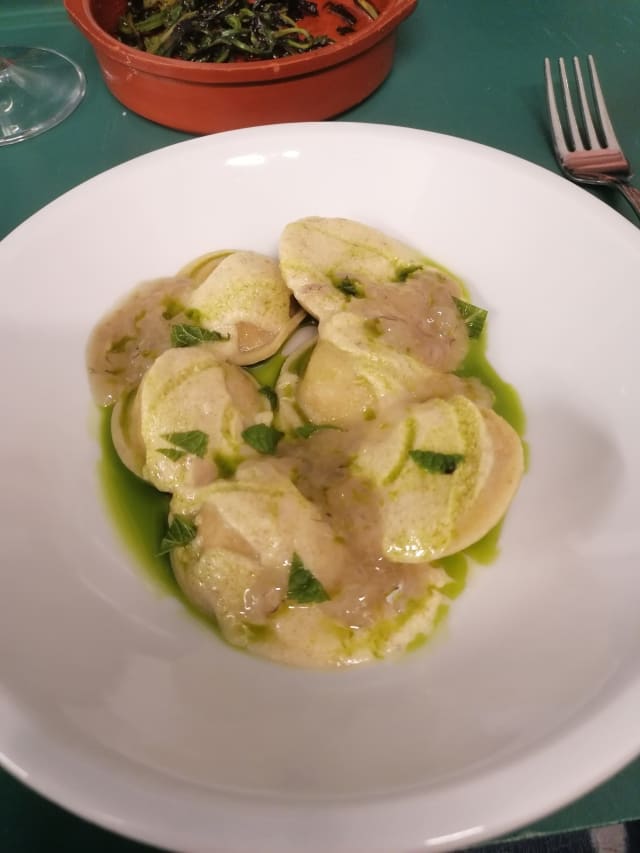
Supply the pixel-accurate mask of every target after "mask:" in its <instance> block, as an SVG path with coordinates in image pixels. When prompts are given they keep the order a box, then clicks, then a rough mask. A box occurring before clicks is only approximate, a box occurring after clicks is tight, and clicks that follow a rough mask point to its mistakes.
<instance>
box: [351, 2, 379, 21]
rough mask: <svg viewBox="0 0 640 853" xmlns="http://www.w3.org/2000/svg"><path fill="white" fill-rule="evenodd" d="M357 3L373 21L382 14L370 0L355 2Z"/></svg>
mask: <svg viewBox="0 0 640 853" xmlns="http://www.w3.org/2000/svg"><path fill="white" fill-rule="evenodd" d="M355 2H356V6H360V8H361V9H362V11H363V12H366V13H367V15H368V16H369V17H370V18H371V20H372V21H375V19H376V18H377V17H378V15H379V14H380V13H379V12H378V10H377V9H376V7H375V6H374V5H373V3H370V2H369V0H355Z"/></svg>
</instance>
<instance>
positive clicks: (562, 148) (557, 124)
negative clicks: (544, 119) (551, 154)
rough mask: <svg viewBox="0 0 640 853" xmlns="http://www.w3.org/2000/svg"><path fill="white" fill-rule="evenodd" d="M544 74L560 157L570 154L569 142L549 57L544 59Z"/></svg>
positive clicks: (555, 142) (555, 141)
mask: <svg viewBox="0 0 640 853" xmlns="http://www.w3.org/2000/svg"><path fill="white" fill-rule="evenodd" d="M544 76H545V78H546V81H547V105H548V107H549V118H550V120H551V131H552V136H553V144H554V146H555V149H556V151H557V152H558V155H559V156H560V157H564V156H565V155H566V154H568V152H569V149H568V148H567V142H566V140H565V138H564V130H563V129H562V122H561V121H560V114H559V112H558V104H557V103H556V93H555V90H554V88H553V79H552V77H551V63H550V62H549V57H546V58H545V60H544Z"/></svg>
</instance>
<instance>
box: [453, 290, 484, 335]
mask: <svg viewBox="0 0 640 853" xmlns="http://www.w3.org/2000/svg"><path fill="white" fill-rule="evenodd" d="M453 301H454V303H455V306H456V308H457V309H458V314H460V316H461V317H462V319H463V320H464V322H465V325H466V327H467V331H468V333H469V337H470V338H479V337H480V335H481V334H482V330H483V329H484V324H485V321H486V319H487V312H486V311H485V309H484V308H478V307H477V306H476V305H472V304H471V303H470V302H465V301H464V300H463V299H458V298H457V297H456V296H454V297H453Z"/></svg>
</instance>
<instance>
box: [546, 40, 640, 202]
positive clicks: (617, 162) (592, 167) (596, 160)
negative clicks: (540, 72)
mask: <svg viewBox="0 0 640 853" xmlns="http://www.w3.org/2000/svg"><path fill="white" fill-rule="evenodd" d="M558 65H559V66H560V80H561V83H562V91H563V94H564V103H565V107H566V113H567V127H568V130H569V137H570V145H567V140H566V137H565V134H564V130H563V127H562V123H561V121H560V114H559V112H558V105H557V103H556V96H555V91H554V86H553V78H552V76H551V62H550V61H549V59H548V58H547V59H545V61H544V72H545V77H546V80H547V103H548V105H549V117H550V119H551V130H552V136H553V147H554V149H555V152H556V159H557V160H558V163H559V165H560V167H561V169H562V170H563V172H564V173H565V174H566V175H567V176H568V177H569V178H571V180H573V181H577V182H578V183H580V184H596V185H600V186H612V187H615V188H616V189H618V190H620V192H621V193H622V194H623V195H624V197H625V198H626V199H627V201H628V202H629V204H630V205H631V207H632V208H633V209H634V210H635V212H636V213H637V215H638V216H640V190H638V189H636V188H635V187H632V186H631V184H630V183H629V180H630V179H631V177H632V172H631V165H630V163H629V161H628V160H627V158H626V157H625V156H624V153H623V151H622V148H621V147H620V143H619V142H618V140H617V138H616V134H615V131H614V129H613V125H612V123H611V119H610V117H609V113H608V111H607V105H606V103H605V100H604V95H603V93H602V87H601V86H600V80H599V79H598V72H597V71H596V64H595V61H594V59H593V56H591V55H589V72H590V77H591V87H592V89H593V97H594V101H595V105H596V108H597V113H598V115H597V116H596V122H597V123H598V125H599V132H600V136H599V135H598V131H597V130H596V126H595V123H594V119H593V117H592V114H591V109H590V107H589V101H588V99H587V93H586V89H585V85H584V80H583V77H582V69H581V68H580V60H579V59H578V57H577V56H574V58H573V67H574V71H575V77H576V83H577V87H578V95H579V98H580V108H581V112H582V119H583V126H584V131H585V133H586V144H585V139H584V135H583V134H582V133H581V132H580V128H579V126H578V121H577V119H576V113H575V110H574V108H573V101H572V100H571V91H570V89H569V79H568V77H567V69H566V66H565V62H564V59H559V60H558ZM602 141H603V142H604V145H603V144H602Z"/></svg>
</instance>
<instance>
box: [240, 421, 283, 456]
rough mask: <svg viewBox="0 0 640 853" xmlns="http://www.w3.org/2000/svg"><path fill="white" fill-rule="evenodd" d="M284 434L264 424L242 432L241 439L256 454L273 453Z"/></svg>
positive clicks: (255, 425)
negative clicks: (256, 452) (255, 451)
mask: <svg viewBox="0 0 640 853" xmlns="http://www.w3.org/2000/svg"><path fill="white" fill-rule="evenodd" d="M283 435H284V433H283V432H280V430H279V429H275V428H274V427H271V426H267V425H266V424H254V425H253V426H250V427H247V428H246V429H245V430H243V432H242V437H243V439H244V440H245V441H246V442H247V444H249V445H250V446H251V447H253V449H254V450H257V451H258V453H275V452H276V447H277V446H278V442H279V441H280V439H281V438H282V437H283Z"/></svg>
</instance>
